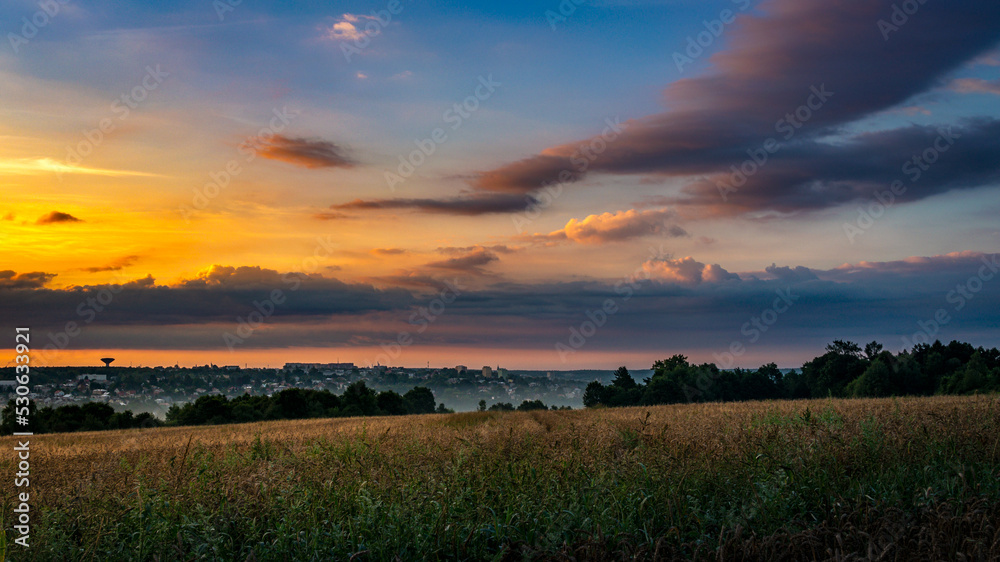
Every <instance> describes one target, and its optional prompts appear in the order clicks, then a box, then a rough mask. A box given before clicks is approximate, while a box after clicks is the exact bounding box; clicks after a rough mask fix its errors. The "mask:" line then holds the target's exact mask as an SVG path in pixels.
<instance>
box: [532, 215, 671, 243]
mask: <svg viewBox="0 0 1000 562" xmlns="http://www.w3.org/2000/svg"><path fill="white" fill-rule="evenodd" d="M672 218H674V212H673V211H671V210H669V209H649V210H646V211H637V210H635V209H629V210H627V211H616V212H614V213H602V214H600V215H588V216H587V217H586V218H584V219H583V220H577V219H570V220H569V222H567V223H566V226H564V227H563V228H561V229H559V230H555V231H552V232H550V233H548V234H532V235H526V236H522V237H520V238H523V239H525V240H528V241H531V242H540V243H545V244H556V243H559V242H563V241H569V242H576V243H577V244H607V243H609V242H621V241H624V240H629V239H632V238H638V237H640V236H647V235H651V234H663V235H668V236H674V237H679V236H687V235H688V233H687V232H686V231H685V230H684V229H683V228H681V227H679V226H677V225H674V224H670V222H669V221H670V219H672Z"/></svg>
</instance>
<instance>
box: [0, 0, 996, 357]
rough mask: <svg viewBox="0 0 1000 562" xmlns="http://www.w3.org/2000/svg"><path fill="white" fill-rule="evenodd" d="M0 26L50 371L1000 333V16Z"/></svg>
mask: <svg viewBox="0 0 1000 562" xmlns="http://www.w3.org/2000/svg"><path fill="white" fill-rule="evenodd" d="M0 24H2V27H0V31H2V34H3V37H2V39H3V42H4V45H3V46H2V47H0V186H2V187H0V189H2V194H3V198H2V201H0V241H2V245H0V251H2V252H3V254H2V260H3V261H2V263H0V318H2V324H3V325H4V326H6V329H7V330H8V333H9V334H10V341H9V345H7V346H5V347H6V348H13V345H14V343H13V333H14V331H13V328H14V327H15V326H25V325H26V326H30V327H31V328H32V343H33V345H34V347H35V348H36V349H37V350H38V358H37V361H38V362H39V363H41V362H45V363H48V364H53V365H63V364H70V365H76V364H83V365H90V364H99V361H98V359H99V358H100V357H103V356H105V355H106V354H107V355H110V356H113V357H116V358H117V360H118V361H117V363H116V364H123V365H128V364H129V363H131V364H136V365H138V364H144V365H160V364H162V365H168V364H169V365H173V364H175V363H179V364H181V365H191V364H204V363H216V364H241V365H242V364H244V363H246V364H250V365H260V366H264V365H271V366H276V365H281V364H283V363H284V362H286V361H338V360H339V361H353V362H355V363H357V364H360V365H367V364H371V363H375V362H380V363H382V364H386V363H388V364H391V365H406V366H422V365H425V364H427V363H428V362H429V363H430V364H431V365H432V366H446V365H451V366H453V365H455V364H459V363H461V364H466V365H469V366H475V367H478V366H481V365H485V364H489V365H494V366H496V365H498V364H499V365H501V366H505V367H510V368H521V369H525V368H537V369H571V368H615V367H617V366H618V365H621V364H625V365H628V366H629V367H630V368H635V369H645V368H648V367H649V365H650V364H651V363H652V362H653V361H654V360H656V359H662V358H665V357H669V356H670V355H673V354H675V353H683V354H685V355H688V356H689V357H690V358H692V359H693V360H694V361H698V362H702V361H713V362H716V363H718V364H720V366H734V365H735V366H742V367H757V366H759V365H760V364H762V363H765V362H770V361H775V362H777V363H778V364H779V366H782V367H798V366H800V365H801V363H802V362H803V361H804V360H808V359H810V358H812V357H814V356H816V355H818V354H820V353H821V352H822V349H823V347H824V346H825V345H826V344H827V343H829V342H830V341H832V340H833V339H849V340H853V341H857V342H860V343H864V342H867V341H871V340H879V341H881V342H882V343H883V344H885V345H886V347H887V348H888V349H891V350H893V351H897V350H899V349H901V348H904V347H907V346H908V342H914V343H919V342H920V341H924V340H925V339H929V340H930V341H933V340H934V339H937V338H940V339H942V340H945V341H949V340H952V339H959V340H966V341H969V342H971V343H973V344H975V345H986V346H995V345H997V339H998V335H1000V256H998V255H997V253H998V252H1000V220H998V217H1000V49H998V44H1000V3H997V2H996V1H995V0H979V1H970V0H958V1H948V2H945V1H930V2H926V3H924V4H920V3H918V2H916V1H915V0H911V1H909V2H896V3H895V4H894V3H893V2H891V1H880V0H863V1H862V0H830V1H825V2H803V1H802V0H762V1H760V2H752V1H750V0H722V1H703V0H697V1H696V0H690V1H687V0H662V1H652V0H649V1H646V0H594V1H590V0H564V1H563V2H562V3H561V4H560V2H559V1H557V0H552V1H550V2H529V3H525V2H475V3H470V2H451V1H446V2H409V1H397V0H393V1H388V2H385V1H378V2H273V1H272V2H262V1H257V0H242V2H240V1H239V0H232V2H231V3H225V2H224V1H223V0H217V1H215V2H212V1H211V0H197V1H190V2H163V3H149V5H143V4H139V3H127V4H123V3H120V2H109V1H82V0H81V1H77V0H73V1H70V2H65V3H63V2H61V1H59V0H47V1H42V2H37V1H35V0H10V1H6V2H3V3H2V5H0ZM994 277H995V278H994ZM255 310H257V311H258V312H256V313H255V312H254V311H255ZM941 311H943V313H942V312H941ZM253 314H256V316H251V315H253ZM942 314H943V315H942ZM258 319H259V320H260V321H257V320H258ZM248 320H249V321H251V323H247V321H248ZM67 323H73V325H71V326H69V327H68V326H67ZM45 346H49V349H50V350H51V351H49V352H47V353H42V350H43V348H45ZM733 351H735V352H736V353H732V352H733ZM727 353H730V354H731V355H726V354H727ZM12 357H13V350H12V349H10V351H8V352H4V353H3V354H0V361H3V362H6V361H7V360H8V359H11V358H12Z"/></svg>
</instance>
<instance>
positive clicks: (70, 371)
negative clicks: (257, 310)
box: [0, 361, 641, 419]
mask: <svg viewBox="0 0 1000 562" xmlns="http://www.w3.org/2000/svg"><path fill="white" fill-rule="evenodd" d="M106 364H108V365H109V364H110V361H107V362H106ZM639 373H641V371H640V372H637V375H638V374H639ZM612 376H613V371H610V370H608V371H602V370H580V371H530V370H512V369H506V368H504V367H502V366H483V367H476V368H472V367H468V366H466V365H455V366H454V367H443V368H432V367H425V368H412V367H387V366H381V365H376V366H372V367H358V366H357V365H355V364H353V363H286V364H285V365H284V366H283V367H281V368H254V367H250V368H248V367H245V366H244V367H240V366H238V365H204V366H195V367H180V366H176V365H175V366H173V367H164V366H156V367H111V366H107V365H106V366H102V367H93V366H91V367H40V368H37V369H36V370H33V371H32V387H31V391H32V392H31V395H30V396H31V398H32V400H33V401H34V403H35V405H36V407H40V408H41V407H47V406H51V407H59V406H64V405H69V404H80V403H83V402H88V401H91V402H102V403H106V404H108V405H110V406H111V407H113V408H114V409H115V410H119V411H124V410H131V411H133V412H135V413H140V412H150V413H152V414H154V415H156V416H157V417H159V418H161V419H162V418H163V417H164V416H165V414H166V412H167V410H168V409H169V408H170V407H171V406H172V405H174V404H178V405H180V404H184V403H187V402H192V401H194V400H197V399H198V398H199V397H201V396H206V395H225V396H227V397H230V398H232V397H236V396H241V395H243V394H250V395H267V396H270V395H273V394H276V393H278V392H281V391H282V390H285V389H288V388H308V389H313V390H329V391H330V392H333V393H335V394H341V393H343V392H344V390H345V389H346V388H347V386H348V385H350V384H351V383H353V382H356V381H365V383H366V384H367V385H368V386H369V387H371V388H373V389H375V390H378V391H382V390H394V391H396V392H399V393H400V394H403V393H405V392H406V391H408V390H410V389H412V388H413V387H414V386H425V387H428V388H430V389H431V390H432V391H433V393H434V397H435V399H436V400H437V401H438V402H443V403H445V404H446V405H447V406H448V407H449V408H451V409H454V410H456V411H469V410H475V409H477V408H479V407H480V406H481V404H480V402H481V401H483V402H485V404H486V406H487V407H489V406H491V405H493V404H497V403H511V404H513V405H515V406H516V405H517V404H520V403H521V402H522V401H523V400H541V401H543V402H544V403H545V404H549V405H555V406H570V407H573V408H579V407H582V406H583V392H584V389H585V388H586V386H587V384H588V383H590V382H591V381H594V380H599V381H602V382H608V381H610V380H611V378H612ZM0 379H3V380H0V396H6V397H5V398H4V402H5V403H6V401H7V400H9V399H11V398H13V397H14V387H15V383H14V368H13V367H6V368H0Z"/></svg>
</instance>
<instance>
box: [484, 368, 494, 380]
mask: <svg viewBox="0 0 1000 562" xmlns="http://www.w3.org/2000/svg"><path fill="white" fill-rule="evenodd" d="M492 376H493V369H492V368H491V367H490V366H489V365H483V378H484V379H488V378H490V377H492Z"/></svg>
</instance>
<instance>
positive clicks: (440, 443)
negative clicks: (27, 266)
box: [0, 396, 1000, 561]
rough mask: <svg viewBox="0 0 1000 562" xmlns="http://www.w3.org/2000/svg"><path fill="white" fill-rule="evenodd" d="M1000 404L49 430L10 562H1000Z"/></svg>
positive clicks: (751, 405)
mask: <svg viewBox="0 0 1000 562" xmlns="http://www.w3.org/2000/svg"><path fill="white" fill-rule="evenodd" d="M998 406H1000V401H998V399H997V398H995V397H981V396H980V397H932V398H903V399H855V400H812V401H788V402H743V403H729V404H690V405H677V406H657V407H649V408H614V409H602V408H597V409H589V410H584V411H579V410H574V411H542V410H537V411H529V412H470V413H464V414H451V415H424V416H414V417H383V418H349V419H348V418H341V419H323V420H301V421H277V422H263V423H254V424H242V425H230V426H213V427H176V428H152V429H138V430H135V429H133V430H122V431H105V432H98V433H87V434H80V433H77V434H65V435H45V436H36V437H34V438H32V441H31V447H32V452H31V455H32V490H33V494H32V501H33V510H35V511H34V513H35V515H34V517H33V528H32V535H31V543H32V546H31V548H30V549H29V550H23V549H21V548H20V547H18V546H16V545H14V544H13V543H12V542H9V543H8V546H7V557H8V559H11V560H57V559H58V560H126V559H128V560H197V559H205V560H241V561H242V560H259V561H263V560H334V559H347V558H349V557H354V559H357V560H391V559H393V558H394V557H398V558H400V559H404V560H413V559H425V558H426V559H432V560H433V559H439V560H500V559H507V560H520V559H566V557H569V556H572V557H575V558H577V559H622V558H629V559H631V558H633V557H634V558H637V559H641V560H669V559H703V560H707V559H713V560H714V559H718V558H719V557H720V556H723V557H725V558H726V559H732V558H739V559H760V560H765V559H766V560H792V559H795V560H800V559H831V558H837V557H841V558H840V559H845V558H844V557H847V556H848V555H850V554H851V553H854V554H856V555H857V556H860V557H862V558H870V557H871V558H878V557H881V559H883V560H911V559H941V560H957V559H960V557H964V558H963V559H966V560H983V559H988V558H996V557H997V556H1000V535H998V529H997V523H996V522H997V521H998V520H1000V450H998V445H1000V414H998V412H1000V410H998ZM0 446H2V447H3V448H4V449H6V450H8V451H10V450H11V446H12V440H11V438H3V439H0ZM13 462H14V461H13V457H12V456H11V455H5V456H4V458H3V459H2V462H0V471H2V472H3V473H5V474H12V473H13V471H14V465H13ZM12 490H13V489H12V488H11V487H9V486H8V487H4V488H3V492H2V493H3V494H4V496H3V518H4V520H5V521H11V517H12V502H13V496H12ZM6 527H8V530H7V532H8V540H9V539H11V537H12V535H11V534H10V533H11V531H10V530H9V526H6Z"/></svg>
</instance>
